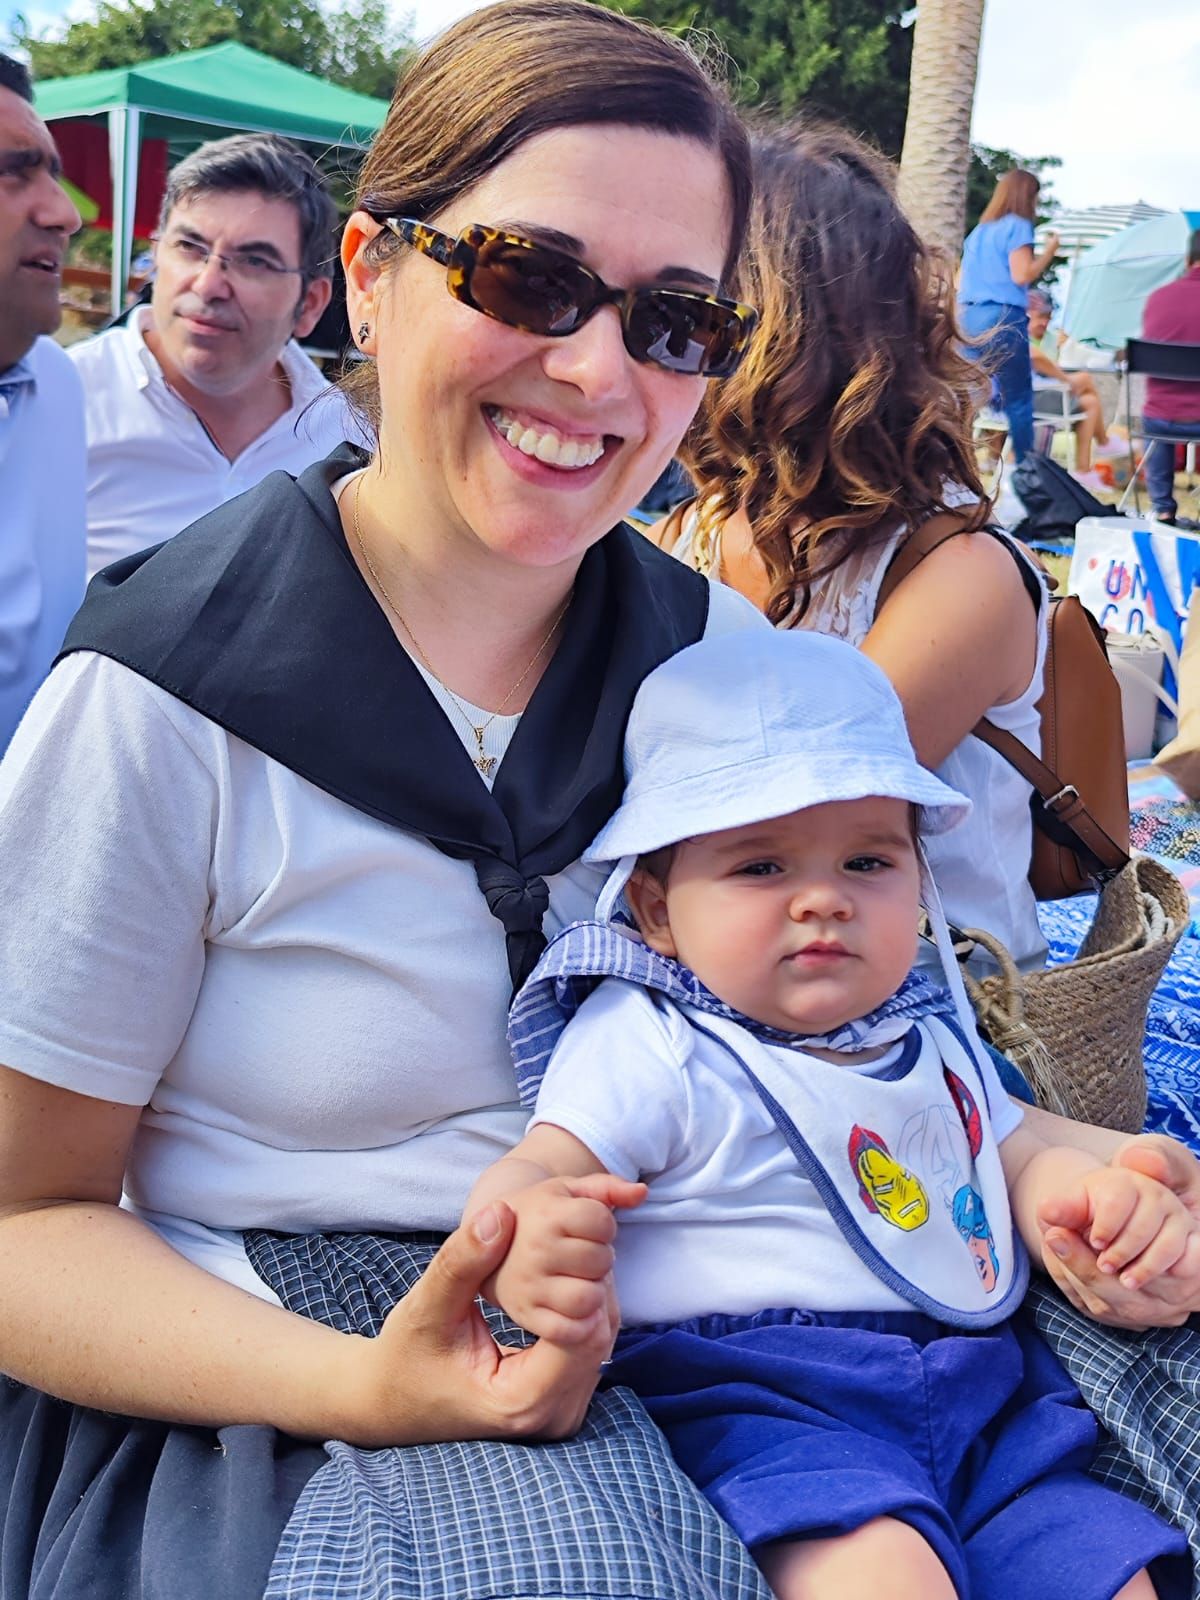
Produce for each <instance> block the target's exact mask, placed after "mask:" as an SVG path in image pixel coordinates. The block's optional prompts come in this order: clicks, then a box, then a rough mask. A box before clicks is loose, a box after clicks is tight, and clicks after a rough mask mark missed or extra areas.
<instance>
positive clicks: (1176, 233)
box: [1062, 211, 1200, 350]
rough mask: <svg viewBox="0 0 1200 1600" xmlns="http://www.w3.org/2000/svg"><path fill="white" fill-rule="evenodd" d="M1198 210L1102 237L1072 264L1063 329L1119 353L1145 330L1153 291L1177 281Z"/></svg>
mask: <svg viewBox="0 0 1200 1600" xmlns="http://www.w3.org/2000/svg"><path fill="white" fill-rule="evenodd" d="M1197 227H1200V211H1164V212H1163V213H1162V215H1161V216H1157V217H1149V218H1147V219H1146V221H1144V222H1136V223H1134V224H1133V225H1132V226H1131V227H1128V228H1122V229H1121V230H1120V231H1119V232H1118V233H1114V234H1111V235H1110V236H1109V237H1108V238H1107V239H1102V240H1101V241H1100V242H1099V244H1095V245H1093V246H1092V247H1091V249H1090V250H1085V251H1083V252H1082V254H1081V255H1080V256H1079V257H1078V259H1077V260H1076V261H1075V262H1074V263H1073V264H1072V272H1071V287H1070V292H1069V293H1068V295H1067V303H1066V305H1065V307H1064V308H1063V317H1062V321H1063V327H1064V328H1065V330H1066V331H1067V333H1069V334H1070V336H1071V337H1072V338H1073V339H1080V340H1083V341H1085V342H1086V343H1088V344H1094V345H1099V346H1100V347H1101V348H1103V349H1107V350H1119V349H1120V348H1121V346H1122V345H1123V344H1124V343H1125V341H1126V339H1130V338H1136V337H1137V335H1138V334H1139V333H1140V332H1141V329H1142V309H1143V307H1144V306H1145V304H1146V298H1147V296H1148V295H1149V294H1150V293H1151V291H1152V290H1154V289H1157V288H1159V287H1160V286H1161V285H1162V284H1164V283H1170V282H1171V280H1172V279H1173V278H1178V277H1179V275H1180V273H1182V271H1183V268H1184V262H1185V260H1186V257H1187V245H1188V236H1189V234H1190V233H1191V232H1192V230H1193V229H1194V228H1197Z"/></svg>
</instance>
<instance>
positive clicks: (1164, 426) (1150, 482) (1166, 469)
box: [1142, 416, 1200, 517]
mask: <svg viewBox="0 0 1200 1600" xmlns="http://www.w3.org/2000/svg"><path fill="white" fill-rule="evenodd" d="M1142 426H1143V428H1144V429H1145V432H1146V434H1147V436H1148V437H1149V436H1152V437H1154V438H1155V439H1159V440H1166V441H1169V442H1167V443H1160V444H1156V445H1155V446H1154V447H1153V449H1152V450H1151V451H1150V454H1149V455H1148V456H1147V457H1146V465H1145V467H1144V468H1143V469H1142V470H1143V471H1144V472H1145V474H1146V488H1147V489H1148V490H1149V491H1150V504H1151V505H1152V506H1153V507H1154V510H1155V513H1156V515H1158V516H1167V517H1173V516H1174V515H1175V512H1176V509H1177V507H1176V504H1175V444H1176V442H1178V441H1182V442H1183V443H1184V444H1187V443H1188V441H1189V440H1192V439H1196V440H1200V418H1197V419H1196V421H1195V422H1167V421H1166V420H1165V419H1164V418H1162V417H1145V416H1144V417H1143V418H1142Z"/></svg>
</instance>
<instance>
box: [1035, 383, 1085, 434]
mask: <svg viewBox="0 0 1200 1600" xmlns="http://www.w3.org/2000/svg"><path fill="white" fill-rule="evenodd" d="M1086 415H1087V413H1086V412H1084V411H1081V410H1080V409H1079V407H1078V406H1077V405H1076V403H1075V391H1074V390H1073V389H1071V388H1070V387H1069V386H1068V385H1067V384H1065V383H1037V382H1035V383H1034V385H1033V420H1034V422H1045V423H1049V424H1050V428H1051V435H1052V436H1053V434H1055V433H1062V432H1064V431H1065V430H1067V429H1070V428H1073V427H1074V426H1075V424H1076V423H1077V422H1082V421H1083V420H1084V417H1085V416H1086ZM1051 442H1053V437H1052V439H1051Z"/></svg>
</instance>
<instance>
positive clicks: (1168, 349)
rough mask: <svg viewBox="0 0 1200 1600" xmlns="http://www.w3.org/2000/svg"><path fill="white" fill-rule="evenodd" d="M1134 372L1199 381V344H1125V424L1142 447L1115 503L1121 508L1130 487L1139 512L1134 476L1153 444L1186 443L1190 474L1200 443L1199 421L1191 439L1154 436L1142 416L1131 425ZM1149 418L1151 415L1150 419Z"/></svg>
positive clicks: (1148, 341)
mask: <svg viewBox="0 0 1200 1600" xmlns="http://www.w3.org/2000/svg"><path fill="white" fill-rule="evenodd" d="M1135 374H1138V375H1140V376H1142V377H1145V378H1162V379H1165V380H1166V381H1168V382H1171V381H1174V382H1176V383H1200V344H1163V343H1160V342H1159V341H1157V340H1154V339H1130V340H1129V341H1128V342H1127V344H1126V346H1125V426H1126V428H1127V430H1128V433H1129V442H1130V444H1132V443H1133V441H1134V440H1135V439H1141V440H1142V441H1143V443H1145V445H1146V448H1145V450H1143V452H1142V456H1141V460H1139V462H1138V464H1137V466H1136V467H1135V468H1134V469H1133V474H1132V476H1131V477H1130V479H1129V484H1128V486H1127V488H1126V490H1125V493H1124V494H1123V495H1122V496H1121V499H1120V502H1119V503H1118V505H1117V510H1118V511H1123V510H1124V509H1125V502H1126V500H1128V498H1129V493H1130V490H1132V491H1133V503H1134V506H1135V508H1136V509H1137V511H1138V513H1139V515H1140V513H1141V509H1142V500H1141V495H1140V493H1139V490H1138V479H1139V477H1140V476H1141V471H1142V466H1143V464H1144V463H1145V460H1146V457H1147V456H1148V455H1149V454H1150V452H1151V450H1153V449H1154V448H1155V446H1156V445H1161V446H1162V447H1164V448H1165V449H1167V450H1174V448H1175V446H1176V445H1177V444H1186V446H1187V472H1188V474H1189V475H1194V474H1195V471H1196V446H1197V444H1200V424H1198V425H1197V430H1196V435H1195V437H1194V438H1180V437H1176V438H1174V439H1165V438H1161V437H1156V436H1155V435H1153V434H1151V433H1148V432H1147V430H1146V419H1145V417H1143V418H1142V419H1141V421H1142V426H1141V427H1140V428H1138V429H1135V428H1134V426H1133V399H1132V393H1133V384H1132V383H1131V382H1130V379H1131V378H1132V377H1133V376H1134V375H1135ZM1151 421H1153V418H1151Z"/></svg>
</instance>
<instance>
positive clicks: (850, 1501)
mask: <svg viewBox="0 0 1200 1600" xmlns="http://www.w3.org/2000/svg"><path fill="white" fill-rule="evenodd" d="M606 1376H607V1378H608V1380H609V1381H610V1382H612V1383H617V1384H627V1385H628V1386H629V1387H630V1388H632V1389H634V1390H635V1391H636V1392H637V1394H638V1395H640V1396H641V1398H642V1400H643V1401H644V1403H645V1405H646V1408H647V1410H648V1411H649V1412H650V1415H651V1416H652V1417H653V1418H654V1420H655V1421H656V1422H657V1423H658V1425H659V1426H660V1427H661V1428H662V1429H663V1431H664V1432H665V1433H666V1435H667V1438H668V1440H669V1441H670V1445H671V1449H672V1451H673V1453H674V1455H675V1458H676V1460H677V1461H678V1462H679V1464H680V1465H681V1466H682V1468H683V1469H684V1471H685V1472H686V1473H687V1474H688V1476H689V1477H690V1478H691V1479H692V1480H693V1482H694V1483H696V1485H697V1486H698V1487H699V1488H700V1489H701V1490H703V1492H704V1493H705V1495H707V1497H708V1498H709V1500H711V1501H712V1503H713V1505H714V1506H715V1507H716V1509H717V1510H718V1511H719V1512H720V1513H721V1515H722V1516H723V1517H724V1518H725V1519H726V1521H728V1522H729V1523H730V1524H731V1525H732V1526H733V1527H734V1529H735V1530H736V1531H737V1532H738V1533H739V1534H740V1535H741V1537H742V1538H743V1539H744V1540H745V1542H746V1543H747V1544H748V1545H750V1546H751V1548H753V1547H754V1546H755V1545H761V1544H765V1543H767V1542H768V1541H770V1540H774V1539H788V1538H806V1537H807V1538H828V1537H831V1536H836V1535H839V1534H847V1533H851V1532H853V1531H854V1530H855V1529H856V1528H860V1527H862V1526H863V1525H864V1524H865V1523H868V1522H870V1521H872V1520H873V1519H874V1518H876V1517H882V1516H888V1517H895V1518H896V1519H898V1520H899V1521H901V1522H905V1523H907V1524H908V1525H909V1526H910V1527H912V1528H914V1529H915V1530H916V1531H917V1532H918V1533H919V1534H921V1536H922V1537H923V1538H924V1539H925V1540H926V1542H927V1543H928V1544H929V1545H931V1546H932V1548H933V1550H934V1551H935V1552H936V1554H937V1556H938V1558H939V1559H940V1560H941V1562H942V1564H943V1566H944V1567H945V1568H946V1570H947V1572H948V1573H949V1575H950V1577H951V1579H952V1580H953V1582H954V1584H955V1585H956V1587H957V1589H958V1592H959V1594H960V1595H970V1596H971V1600H1026V1597H1028V1600H1034V1597H1037V1600H1042V1597H1043V1596H1049V1595H1053V1594H1056V1593H1057V1594H1063V1595H1070V1596H1071V1600H1110V1597H1111V1596H1112V1595H1114V1594H1115V1593H1116V1592H1117V1591H1118V1590H1119V1589H1120V1588H1121V1587H1122V1585H1123V1584H1125V1583H1126V1582H1128V1580H1129V1579H1130V1578H1131V1577H1132V1576H1133V1575H1134V1573H1136V1572H1138V1571H1139V1570H1140V1569H1141V1568H1143V1567H1145V1566H1147V1565H1149V1564H1150V1563H1151V1562H1152V1561H1157V1562H1159V1565H1157V1566H1156V1567H1155V1571H1154V1577H1155V1582H1156V1584H1157V1585H1158V1590H1159V1594H1160V1595H1162V1596H1167V1595H1173V1594H1176V1593H1179V1594H1183V1595H1187V1594H1188V1593H1190V1583H1189V1579H1188V1571H1187V1563H1186V1562H1185V1561H1182V1560H1180V1559H1178V1558H1180V1557H1183V1556H1185V1555H1186V1551H1187V1544H1186V1540H1185V1538H1184V1536H1183V1534H1182V1533H1181V1532H1179V1531H1178V1530H1177V1529H1176V1528H1174V1527H1172V1526H1171V1525H1170V1524H1169V1523H1167V1522H1166V1521H1164V1520H1163V1518H1162V1517H1160V1516H1159V1515H1158V1514H1157V1513H1156V1512H1154V1511H1151V1510H1149V1509H1148V1508H1147V1507H1145V1506H1143V1505H1140V1504H1138V1503H1137V1502H1136V1501H1134V1500H1130V1499H1127V1498H1126V1497H1125V1496H1123V1495H1121V1494H1118V1493H1117V1492H1116V1491H1115V1490H1113V1489H1110V1488H1106V1487H1105V1486H1104V1485H1102V1484H1100V1483H1098V1482H1096V1481H1095V1480H1094V1479H1093V1478H1091V1477H1089V1476H1088V1472H1087V1469H1088V1466H1089V1464H1090V1463H1091V1460H1092V1457H1093V1455H1094V1454H1095V1450H1096V1445H1097V1438H1098V1430H1097V1425H1096V1421H1095V1418H1094V1417H1093V1416H1092V1413H1091V1412H1090V1411H1089V1410H1088V1409H1087V1408H1086V1406H1085V1405H1084V1404H1083V1402H1082V1400H1081V1399H1080V1396H1079V1393H1078V1390H1077V1389H1076V1388H1075V1386H1074V1385H1073V1384H1072V1382H1071V1380H1070V1379H1069V1378H1068V1377H1067V1375H1066V1374H1065V1372H1064V1371H1063V1369H1062V1367H1061V1366H1060V1365H1059V1362H1058V1360H1057V1358H1056V1357H1055V1356H1054V1355H1053V1354H1052V1353H1051V1351H1050V1350H1049V1348H1048V1347H1047V1346H1046V1345H1045V1344H1044V1343H1043V1342H1042V1340H1041V1339H1040V1338H1039V1337H1038V1336H1037V1334H1035V1333H1034V1332H1032V1331H1031V1330H1029V1329H1027V1328H1024V1327H1022V1326H1021V1325H1019V1324H1016V1323H1002V1324H1000V1325H999V1326H997V1327H995V1328H988V1329H983V1330H981V1331H978V1332H970V1333H967V1332H963V1331H961V1330H958V1329H949V1328H947V1327H945V1326H944V1325H942V1324H940V1323H937V1322H934V1321H933V1320H932V1319H930V1318H928V1317H925V1316H922V1315H921V1314H920V1313H918V1312H880V1313H867V1314H865V1315H863V1314H860V1315H842V1314H837V1313H833V1314H830V1313H815V1312H804V1311H768V1312H763V1313H761V1314H759V1315H758V1316H755V1317H704V1318H701V1319H698V1320H697V1321H694V1322H688V1323H683V1324H679V1325H677V1326H674V1327H671V1328H661V1329H648V1330H635V1331H632V1332H629V1333H627V1334H624V1335H623V1336H622V1338H621V1341H620V1342H619V1344H618V1347H617V1352H616V1358H615V1360H614V1363H613V1366H612V1368H611V1369H610V1370H609V1372H608V1373H607V1374H606ZM1160 1558H1161V1559H1160Z"/></svg>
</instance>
